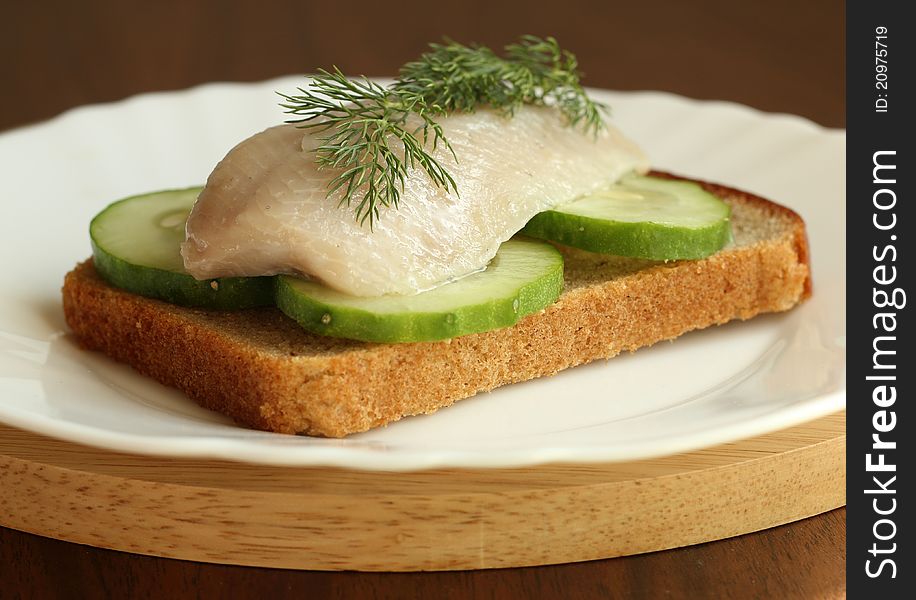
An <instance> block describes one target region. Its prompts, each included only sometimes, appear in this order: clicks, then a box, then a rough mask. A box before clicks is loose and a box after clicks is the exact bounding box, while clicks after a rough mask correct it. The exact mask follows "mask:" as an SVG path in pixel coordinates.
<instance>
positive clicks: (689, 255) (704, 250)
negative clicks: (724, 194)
mask: <svg viewBox="0 0 916 600" xmlns="http://www.w3.org/2000/svg"><path fill="white" fill-rule="evenodd" d="M730 213H731V210H730V208H729V206H728V205H727V204H726V203H725V202H722V201H721V200H720V199H718V198H716V197H715V196H713V195H712V194H710V193H709V192H707V191H705V190H704V189H703V188H702V187H700V186H699V185H698V184H696V183H693V182H690V181H680V180H672V179H661V178H658V177H643V176H630V177H627V178H625V179H623V180H622V181H621V182H620V183H619V184H617V185H615V186H613V187H611V188H608V189H607V190H604V191H600V192H596V193H594V194H591V195H589V196H586V197H584V198H581V199H579V200H576V201H574V202H571V203H569V204H564V205H562V206H560V207H557V208H554V209H553V210H548V211H545V212H542V213H540V214H537V215H535V216H534V218H533V219H531V221H529V222H528V224H527V225H526V226H525V228H524V229H522V233H524V234H525V235H530V236H532V237H537V238H542V239H547V240H551V241H554V242H558V243H561V244H565V245H567V246H572V247H574V248H581V249H583V250H589V251H591V252H601V253H604V254H616V255H618V256H632V257H636V258H649V259H653V260H675V259H693V258H703V257H706V256H709V255H710V254H713V253H715V252H717V251H719V250H721V249H722V247H724V246H725V245H726V244H727V243H728V242H729V240H730V239H731V226H730V224H729V216H730Z"/></svg>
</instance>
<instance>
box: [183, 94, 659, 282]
mask: <svg viewBox="0 0 916 600" xmlns="http://www.w3.org/2000/svg"><path fill="white" fill-rule="evenodd" d="M440 124H441V126H442V129H443V131H444V133H445V137H446V138H447V139H448V140H449V142H450V143H451V145H452V148H453V149H454V151H455V154H456V155H457V157H458V162H455V160H454V158H453V157H452V155H451V154H450V153H449V152H448V151H447V150H446V149H444V148H442V147H440V148H439V149H437V150H436V151H435V153H434V155H435V156H436V158H437V159H438V160H439V161H440V162H441V163H442V164H443V166H444V167H445V168H446V169H447V170H448V171H449V172H450V173H451V175H452V176H453V178H454V179H455V182H456V183H457V186H458V194H455V193H451V194H448V193H446V192H445V191H444V190H443V189H442V188H440V187H437V186H435V185H434V184H433V183H432V182H430V181H429V179H428V178H427V176H426V174H425V173H424V172H422V171H421V170H415V171H412V172H411V176H410V177H409V178H408V180H407V184H406V186H405V189H404V191H403V193H402V195H401V200H400V204H399V208H397V209H395V208H393V207H390V208H386V207H381V208H380V218H379V219H378V220H377V221H376V223H375V227H374V229H371V230H370V228H369V226H368V223H366V224H365V225H362V226H361V225H360V224H359V222H357V220H356V218H355V211H354V209H353V208H352V207H346V206H341V207H338V205H337V201H336V199H335V198H334V197H333V196H332V197H331V198H327V197H326V194H327V189H328V187H327V186H328V182H329V181H330V180H331V179H332V178H333V177H334V176H335V175H336V174H337V171H335V170H332V169H319V168H318V166H317V165H316V163H315V154H314V152H313V150H314V148H315V147H316V146H317V144H318V140H317V138H316V137H315V136H316V135H318V134H316V133H315V132H314V131H313V130H304V129H300V128H297V127H295V126H294V125H279V126H276V127H272V128H270V129H267V130H265V131H263V132H261V133H258V134H255V135H254V136H252V137H250V138H248V139H247V140H244V141H243V142H241V143H239V144H238V145H237V146H236V147H235V148H233V149H232V150H230V152H229V153H228V154H227V155H226V157H225V158H224V159H223V160H222V161H220V163H219V164H218V165H217V166H216V168H215V169H214V171H213V172H212V173H211V175H210V177H209V179H208V180H207V185H206V187H205V188H204V190H203V191H202V192H201V194H200V196H199V198H198V200H197V203H196V204H195V205H194V208H193V209H192V211H191V214H190V216H189V218H188V222H187V226H186V240H185V242H184V243H183V244H182V247H181V254H182V256H183V258H184V264H185V268H186V269H187V271H188V272H189V273H191V274H192V275H193V276H194V277H196V278H198V279H208V278H216V277H230V276H257V275H274V274H277V273H296V274H301V275H306V276H309V277H312V278H315V279H317V280H320V281H322V282H323V283H324V284H325V285H328V286H329V287H332V288H334V289H337V290H340V291H342V292H345V293H349V294H353V295H357V296H379V295H383V294H413V293H417V292H420V291H423V290H426V289H430V288H432V287H435V286H436V285H438V284H440V283H442V282H445V281H448V280H450V279H454V278H457V277H461V276H463V275H466V274H468V273H471V272H474V271H477V270H479V269H481V268H483V267H485V266H486V264H487V263H488V262H489V261H490V259H492V258H493V256H494V255H495V254H496V250H497V249H498V248H499V245H500V244H501V243H502V242H504V241H505V240H507V239H509V238H510V237H511V236H512V235H513V234H514V233H516V232H517V231H518V230H520V229H521V228H522V227H523V226H524V225H525V223H527V222H528V220H529V219H531V217H532V216H534V215H535V214H537V213H539V212H542V211H544V210H547V209H549V208H552V207H554V206H557V205H559V204H563V203H566V202H569V201H571V200H573V199H575V198H577V197H578V196H581V195H583V194H586V193H588V192H590V191H593V190H595V189H598V188H601V187H603V186H607V185H609V184H611V183H613V182H615V181H616V180H617V179H619V178H620V177H621V176H623V175H624V174H626V173H628V172H631V171H637V172H644V171H646V170H647V169H648V161H647V160H646V158H645V156H644V155H643V153H642V152H641V151H640V149H639V148H638V147H637V146H636V145H635V144H634V143H633V142H631V141H630V140H628V139H626V138H625V137H623V135H622V134H621V133H620V132H618V131H617V130H616V129H614V128H612V127H611V126H608V127H607V129H606V130H605V131H603V132H602V133H600V134H599V135H598V136H597V137H595V136H593V135H591V134H586V133H583V132H582V130H581V129H574V128H571V127H568V126H567V125H566V124H565V121H564V119H563V117H562V116H561V115H560V114H559V112H558V111H556V110H554V109H550V108H544V107H522V108H520V109H519V110H518V111H517V112H516V113H515V115H514V116H513V117H512V118H506V117H504V116H502V115H500V114H498V113H496V112H493V111H490V110H482V111H478V112H475V113H471V114H467V113H464V114H455V115H451V116H448V117H444V118H442V119H441V120H440ZM357 201H358V199H357Z"/></svg>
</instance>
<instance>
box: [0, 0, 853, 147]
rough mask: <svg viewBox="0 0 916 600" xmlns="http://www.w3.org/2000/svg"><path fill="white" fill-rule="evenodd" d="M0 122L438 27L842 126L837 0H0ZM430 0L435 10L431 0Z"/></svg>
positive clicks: (393, 55)
mask: <svg viewBox="0 0 916 600" xmlns="http://www.w3.org/2000/svg"><path fill="white" fill-rule="evenodd" d="M2 6H3V9H2V13H3V14H2V16H0V57H2V59H0V82H2V86H3V90H4V93H3V94H0V129H5V128H7V127H10V126H13V125H17V124H21V123H26V122H30V121H35V120H40V119H44V118H47V117H50V116H52V115H54V114H56V113H58V112H60V111H62V110H64V109H66V108H69V107H71V106H76V105H79V104H86V103H90V102H101V101H108V100H116V99H119V98H123V97H126V96H129V95H132V94H136V93H140V92H145V91H149V90H162V89H181V88H185V87H188V86H191V85H194V84H197V83H201V82H204V81H216V80H231V81H256V80H260V79H267V78H270V77H274V76H277V75H288V74H295V73H307V72H311V71H313V70H314V69H315V68H316V67H328V66H330V65H333V64H336V65H338V66H340V68H341V69H343V70H344V71H345V72H347V73H351V74H366V75H390V74H393V73H394V72H395V71H396V70H397V68H398V66H400V65H401V64H402V63H403V62H405V61H406V60H409V59H411V58H413V57H415V56H417V54H419V53H420V52H421V51H422V50H423V49H424V48H425V46H426V44H427V43H428V42H430V41H435V40H438V39H439V38H441V36H443V35H448V36H451V37H452V38H454V39H456V40H459V41H463V42H471V41H477V42H480V43H482V44H486V45H490V46H495V47H498V46H501V45H503V44H505V43H506V42H508V41H511V40H512V39H514V38H515V37H516V36H517V35H518V34H520V33H533V34H537V35H553V36H555V37H557V39H558V40H559V41H560V42H561V43H562V44H563V45H564V46H566V47H568V48H570V49H572V50H573V51H574V52H576V54H577V55H578V56H579V59H580V63H581V66H582V69H583V70H584V71H585V72H586V75H587V77H586V83H588V84H589V85H592V86H595V87H607V88H614V89H627V90H630V89H657V90H667V91H671V92H675V93H678V94H684V95H687V96H691V97H695V98H715V99H720V100H733V101H735V102H741V103H744V104H748V105H750V106H754V107H757V108H760V109H763V110H767V111H778V112H789V113H795V114H799V115H802V116H805V117H808V118H810V119H813V120H814V121H817V122H818V123H821V124H823V125H827V126H829V127H843V126H845V103H844V85H845V60H844V52H845V40H844V37H843V36H844V26H845V22H844V12H843V3H842V2H839V1H836V0H834V1H829V0H811V1H807V2H797V1H792V0H770V1H743V0H742V1H736V0H694V1H690V0H682V1H679V0H626V1H624V2H618V1H614V0H603V1H594V2H589V1H583V0H555V1H552V2H536V1H528V2H499V1H497V0H490V1H480V0H465V1H463V2H460V1H456V0H439V2H433V0H425V1H418V0H390V1H389V2H385V1H383V0H378V1H375V2H363V1H356V2H354V1H351V2H344V1H334V0H324V1H322V2H314V1H309V0H298V1H292V0H290V1H282V2H272V1H270V0H258V1H249V2H229V1H222V2H216V1H212V0H211V1H207V2H194V1H176V0H163V1H160V2H149V1H148V2H130V1H127V2H65V1H60V2H47V1H46V2H9V1H6V0H4V2H3V4H2ZM434 7H436V8H434Z"/></svg>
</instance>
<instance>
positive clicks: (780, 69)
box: [0, 0, 846, 600]
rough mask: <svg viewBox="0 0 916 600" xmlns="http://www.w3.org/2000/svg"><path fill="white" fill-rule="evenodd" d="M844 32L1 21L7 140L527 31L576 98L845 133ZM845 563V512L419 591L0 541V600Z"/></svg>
mask: <svg viewBox="0 0 916 600" xmlns="http://www.w3.org/2000/svg"><path fill="white" fill-rule="evenodd" d="M333 23H338V25H337V26H334V25H329V24H333ZM340 23H343V26H341V25H339V24H340ZM844 28H845V21H844V10H843V3H842V2H839V1H828V0H814V1H811V2H805V3H797V2H791V1H789V0H773V1H770V2H765V3H764V2H733V1H728V0H695V1H692V2H679V1H678V0H643V1H641V2H626V3H624V2H607V1H606V2H598V1H591V2H586V1H584V0H582V1H579V0H568V1H566V2H563V3H550V4H547V3H543V4H541V3H538V2H531V1H528V2H500V3H496V2H481V1H473V0H472V1H465V2H462V3H460V4H459V3H451V2H450V3H440V4H431V3H429V2H420V1H418V0H402V1H401V2H398V3H397V4H396V5H391V4H383V3H379V2H372V3H368V2H348V3H346V4H343V3H329V2H325V3H317V2H309V1H297V2H293V1H292V0H288V1H278V2H241V1H236V2H232V1H217V0H212V1H206V2H205V1H200V2H183V1H179V0H163V1H161V2H138V1H125V2H115V1H110V2H106V1H86V2H78V3H77V2H67V1H63V0H59V1H54V0H49V1H45V2H40V3H39V2H7V3H4V4H3V18H2V19H0V81H2V82H3V84H2V85H3V91H4V93H3V94H0V130H2V129H5V128H9V127H14V126H19V125H23V124H27V123H30V122H35V121H38V120H41V119H45V118H48V117H50V116H53V115H55V114H57V113H59V112H61V111H64V110H67V109H69V108H72V107H74V106H78V105H81V104H85V103H92V102H103V101H111V100H117V99H120V98H124V97H127V96H129V95H132V94H135V93H141V92H146V91H153V90H162V89H180V88H184V87H187V86H190V85H195V84H198V83H202V82H205V81H215V80H238V81H253V80H260V79H266V78H269V77H273V76H277V75H282V74H289V73H300V72H301V73H304V72H308V71H311V70H313V69H314V68H315V67H318V66H328V65H330V64H338V65H339V66H341V68H343V69H344V70H346V71H348V72H351V73H365V74H369V75H382V74H390V73H392V72H393V71H394V70H395V69H396V68H397V66H398V65H399V64H401V63H402V62H403V61H404V60H406V59H409V58H411V57H413V56H415V55H416V54H417V53H418V52H419V51H421V50H422V48H423V46H424V44H425V43H426V42H427V41H429V40H431V39H435V38H437V37H439V36H440V35H449V36H452V37H454V38H456V39H458V40H461V41H479V42H481V43H485V44H491V45H499V44H502V43H504V42H505V41H507V40H508V39H510V38H512V37H514V36H515V35H517V34H518V33H523V32H528V33H535V34H541V35H545V34H553V35H556V36H557V37H558V38H559V39H560V41H561V42H562V43H563V44H564V45H566V46H569V47H570V48H571V49H573V50H574V51H575V52H576V53H577V54H578V56H579V59H580V63H581V65H582V67H583V69H584V70H585V71H586V73H587V75H588V76H587V79H586V82H587V83H588V84H589V85H593V86H597V87H609V88H616V89H658V90H667V91H670V92H674V93H678V94H684V95H687V96H692V97H696V98H712V99H723V100H731V101H736V102H741V103H744V104H748V105H750V106H754V107H756V108H759V109H762V110H767V111H777V112H788V113H793V114H799V115H802V116H804V117H807V118H809V119H812V120H814V121H815V122H817V123H820V124H822V125H826V126H830V127H843V126H845V101H844V86H845V73H844V69H845V60H844V52H845V41H844V37H843V34H844ZM10 201H12V200H11V199H8V198H4V199H2V200H0V202H10ZM0 400H2V399H0ZM845 558H846V557H845V511H844V510H836V511H832V512H829V513H826V514H824V515H822V516H819V517H815V518H812V519H806V520H804V521H800V522H798V523H794V524H791V525H786V526H782V527H777V528H774V529H770V530H766V531H762V532H758V533H754V534H750V535H745V536H741V537H738V538H733V539H729V540H724V541H721V542H713V543H709V544H702V545H698V546H692V547H688V548H682V549H678V550H670V551H664V552H657V553H652V554H647V555H640V556H633V557H625V558H617V559H610V560H599V561H592V562H586V563H578V564H570V565H558V566H550V567H532V568H522V569H498V570H485V571H466V572H460V571H459V572H444V573H417V574H393V573H387V574H386V573H333V572H318V571H289V570H279V569H268V568H249V567H234V566H226V565H213V564H205V563H195V562H187V561H179V560H170V559H161V558H153V557H148V556H141V555H136V554H127V553H121V552H115V551H109V550H99V549H95V548H91V547H88V546H83V545H77V544H71V543H66V542H59V541H55V540H50V539H47V538H42V537H39V536H34V535H30V534H24V533H20V532H17V531H14V530H10V529H2V528H0V581H2V585H0V598H3V599H4V600H5V599H6V598H8V597H9V598H18V597H23V598H33V597H41V598H44V597H51V598H53V597H59V598H70V597H81V598H98V597H103V598H104V597H111V598H122V597H137V598H142V597H157V598H161V597H169V598H182V597H264V596H266V597H276V598H280V597H304V596H308V597H311V596H314V597H327V598H351V597H378V598H383V597H424V598H431V597H435V598H460V597H493V598H534V597H564V598H580V597H582V598H585V597H633V598H657V597H670V598H683V597H691V598H833V597H840V596H842V595H844V591H845V578H844V574H843V570H844V567H845Z"/></svg>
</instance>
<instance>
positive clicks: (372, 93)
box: [281, 68, 458, 227]
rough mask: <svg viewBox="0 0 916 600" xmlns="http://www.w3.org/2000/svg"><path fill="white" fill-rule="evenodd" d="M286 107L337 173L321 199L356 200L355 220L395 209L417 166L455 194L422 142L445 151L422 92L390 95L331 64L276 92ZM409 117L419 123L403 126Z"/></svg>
mask: <svg viewBox="0 0 916 600" xmlns="http://www.w3.org/2000/svg"><path fill="white" fill-rule="evenodd" d="M281 96H283V98H284V99H285V100H286V102H284V103H282V104H281V106H282V107H283V108H285V109H286V112H288V113H290V114H293V115H297V116H299V117H300V118H298V119H292V120H290V121H288V122H290V123H300V127H304V128H314V129H316V130H318V132H319V135H318V139H319V140H320V141H321V144H320V145H319V146H318V148H317V149H316V152H317V158H316V161H317V163H318V164H319V165H320V166H322V167H330V168H333V169H337V170H339V171H340V172H339V173H338V174H337V175H336V176H335V177H334V178H333V179H332V180H331V181H330V183H329V184H328V197H332V196H334V195H335V194H339V204H341V205H343V204H346V205H347V206H350V205H351V203H352V202H353V200H354V198H357V197H358V195H357V192H358V191H360V190H364V192H365V193H364V194H363V195H362V198H360V199H359V201H358V203H357V205H356V218H357V220H358V221H359V222H360V224H363V223H365V221H366V220H368V221H369V226H370V227H372V226H374V225H375V221H376V220H377V219H378V217H379V206H380V205H381V206H393V207H395V208H397V206H398V202H399V201H400V198H401V192H402V191H403V190H404V185H405V183H406V180H407V177H408V176H409V175H410V171H411V170H412V169H415V168H417V167H419V168H421V169H423V170H424V171H425V172H426V174H427V176H428V177H429V178H430V180H432V182H433V183H435V184H436V185H437V186H440V187H442V188H444V189H445V191H446V192H448V191H449V190H451V191H453V192H457V190H458V188H457V186H456V184H455V180H454V179H452V176H451V175H449V173H448V171H446V170H445V168H444V167H443V166H442V164H441V163H440V162H439V161H438V160H436V159H435V158H434V157H433V156H432V154H430V152H429V151H427V147H428V146H429V147H430V149H431V150H435V149H436V148H437V147H438V146H439V145H440V144H442V145H443V146H445V147H446V148H448V149H449V150H451V146H449V143H448V140H446V139H445V136H444V135H443V133H442V127H441V126H440V125H439V124H438V123H437V122H436V121H435V120H433V118H432V117H433V115H434V114H438V113H441V111H437V110H430V109H429V108H428V107H426V105H425V103H424V101H423V99H422V98H419V97H411V96H408V95H406V94H398V93H396V92H394V91H392V90H391V89H389V88H385V87H382V86H381V85H379V84H378V83H375V82H374V81H372V80H370V79H368V78H365V77H364V78H362V79H350V78H348V77H346V76H345V75H344V74H343V73H341V72H340V70H338V69H336V68H335V69H334V71H325V70H321V71H319V73H318V75H316V76H315V77H313V78H312V81H311V85H310V86H309V87H308V88H299V94H298V95H295V96H290V95H286V94H281ZM411 115H416V116H417V117H418V118H419V125H417V126H413V127H412V128H411V127H409V126H408V124H407V121H408V118H409V117H410V116H411Z"/></svg>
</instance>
